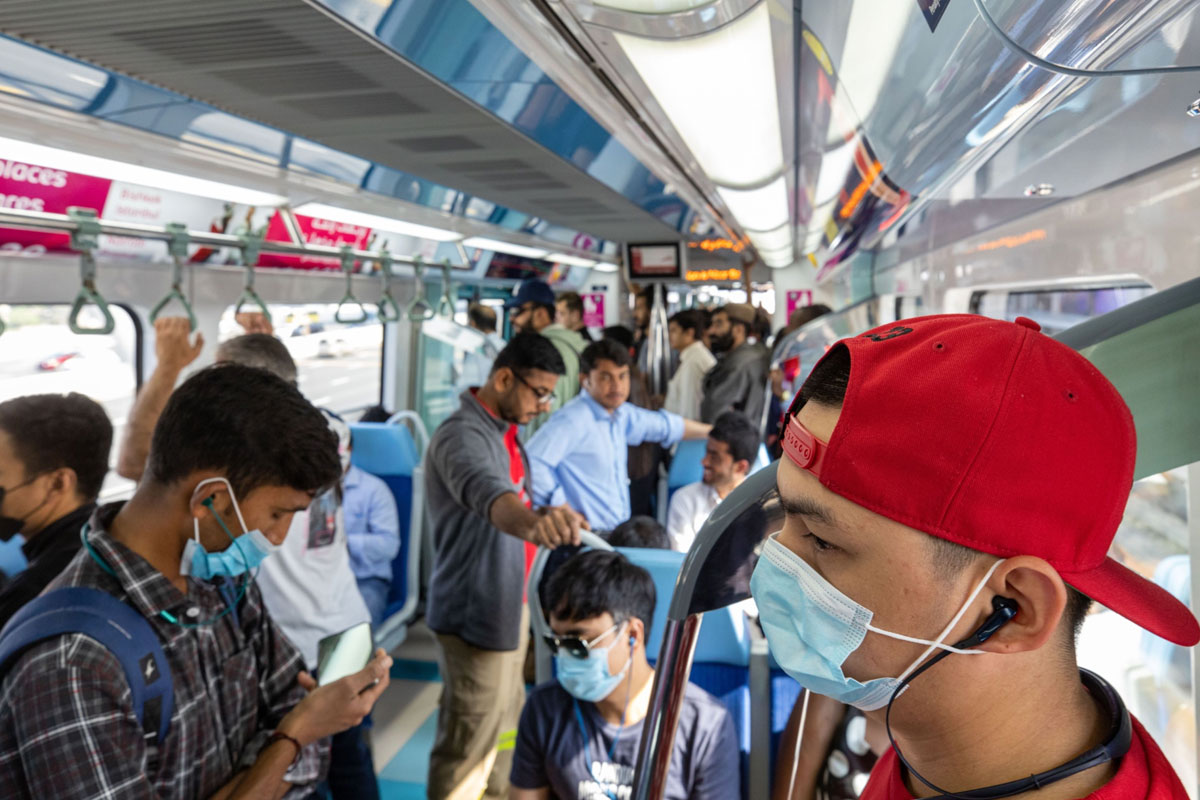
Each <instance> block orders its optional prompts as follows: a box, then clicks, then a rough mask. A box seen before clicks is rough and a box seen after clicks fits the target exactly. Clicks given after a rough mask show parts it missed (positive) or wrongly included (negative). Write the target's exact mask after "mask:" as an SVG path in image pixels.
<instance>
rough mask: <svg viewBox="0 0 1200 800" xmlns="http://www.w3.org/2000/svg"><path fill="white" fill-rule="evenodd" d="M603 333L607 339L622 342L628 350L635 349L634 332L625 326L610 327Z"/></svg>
mask: <svg viewBox="0 0 1200 800" xmlns="http://www.w3.org/2000/svg"><path fill="white" fill-rule="evenodd" d="M603 333H604V338H605V339H612V340H613V341H616V342H620V343H621V344H623V345H625V349H626V350H628V349H630V348H631V347H633V331H632V330H630V329H629V328H627V327H625V326H624V325H609V326H608V327H607V328H605V329H604V331H603Z"/></svg>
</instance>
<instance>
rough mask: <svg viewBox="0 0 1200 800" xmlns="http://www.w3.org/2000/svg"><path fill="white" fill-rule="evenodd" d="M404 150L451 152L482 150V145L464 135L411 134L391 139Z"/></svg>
mask: <svg viewBox="0 0 1200 800" xmlns="http://www.w3.org/2000/svg"><path fill="white" fill-rule="evenodd" d="M391 141H392V144H397V145H399V146H400V147H403V148H404V149H405V150H410V151H412V152H414V153H451V152H454V151H457V150H482V149H483V145H481V144H480V143H479V142H476V141H474V140H472V139H468V138H467V137H465V136H411V137H409V138H407V139H392V140H391Z"/></svg>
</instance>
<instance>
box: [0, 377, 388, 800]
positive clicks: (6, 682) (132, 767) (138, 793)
mask: <svg viewBox="0 0 1200 800" xmlns="http://www.w3.org/2000/svg"><path fill="white" fill-rule="evenodd" d="M340 474H341V468H340V465H339V463H338V458H337V449H336V442H335V441H334V437H333V435H332V434H331V433H330V432H329V427H328V425H327V424H326V422H325V419H324V418H323V417H322V416H321V414H320V413H319V412H318V411H317V410H316V409H315V408H313V407H312V405H311V404H309V403H308V401H306V400H305V399H304V398H303V397H302V396H301V395H300V392H298V391H297V390H296V389H295V387H293V386H290V385H288V384H287V383H285V382H284V381H281V380H280V379H278V378H277V377H275V376H273V375H271V374H269V373H267V372H265V371H263V370H259V369H250V368H247V367H241V366H235V365H228V366H217V367H212V368H209V369H206V370H203V371H201V372H199V373H197V374H196V375H194V376H192V377H191V378H190V379H188V380H187V381H186V382H184V384H183V385H182V386H180V387H179V389H178V390H177V391H176V392H175V393H174V394H173V395H172V396H171V399H170V401H169V402H168V403H167V406H166V408H165V409H164V410H163V413H162V416H161V418H160V419H159V422H158V425H157V426H156V427H155V429H154V437H153V439H152V442H151V445H150V456H149V461H148V464H147V467H146V472H145V475H144V477H143V480H142V482H141V483H140V484H139V485H138V488H137V490H136V492H135V493H134V495H133V498H132V499H130V500H129V501H128V502H127V503H112V504H110V505H106V506H103V507H101V508H99V509H98V510H97V511H96V513H95V514H94V515H93V516H92V519H91V521H90V522H89V524H88V527H87V528H85V535H86V544H87V547H86V548H85V549H81V550H80V551H79V552H78V553H77V554H76V555H75V557H74V559H72V561H71V563H70V564H69V565H68V566H67V568H66V570H65V571H64V572H63V573H62V574H61V575H59V576H58V578H56V579H55V580H54V581H53V582H52V583H51V584H50V590H54V589H58V588H65V587H73V586H80V587H88V588H91V589H96V590H100V591H104V592H108V593H109V594H111V595H113V596H114V597H115V598H117V599H118V600H121V601H124V602H126V603H128V604H129V605H130V606H131V607H132V608H133V609H135V610H136V611H138V612H140V613H141V614H143V615H144V616H145V618H146V620H147V622H148V623H149V625H150V627H151V628H152V629H153V631H154V632H155V633H156V634H157V636H158V638H159V640H160V643H161V646H162V650H163V652H164V655H165V657H166V660H167V663H168V664H169V666H170V671H171V675H172V679H173V687H172V691H173V697H174V713H173V714H172V716H171V720H170V730H169V732H168V733H167V736H166V739H165V740H164V742H163V743H162V745H161V746H158V747H148V745H147V739H146V735H145V733H144V732H143V729H142V725H141V724H140V723H139V722H138V720H137V717H136V715H135V711H134V705H133V700H132V695H131V692H130V687H129V685H128V683H127V682H126V678H125V674H124V671H123V668H122V666H121V663H120V662H119V661H118V659H117V658H116V656H114V655H113V654H112V653H111V652H110V651H109V650H108V649H107V648H105V647H104V646H103V645H100V644H98V643H97V642H96V641H95V640H94V639H91V638H89V637H87V636H85V635H83V634H78V633H73V634H63V635H60V636H56V637H54V638H51V639H47V640H44V641H42V642H40V643H38V644H35V645H33V646H32V647H31V648H30V649H28V650H26V651H25V652H24V653H23V654H22V655H21V656H19V658H18V659H17V660H16V662H15V664H13V665H12V666H11V667H10V668H9V670H8V672H7V674H6V675H5V676H4V678H3V682H2V683H0V786H2V787H4V789H3V793H4V797H5V798H49V797H53V798H55V800H71V799H72V798H97V797H122V798H127V797H139V798H150V797H171V798H196V799H197V800H203V799H204V798H211V797H213V796H214V795H215V796H219V797H223V798H249V797H280V796H282V794H283V792H284V791H285V790H287V789H289V788H290V787H291V786H299V785H310V784H312V783H313V782H314V781H316V780H317V779H318V778H319V777H320V775H321V774H322V772H323V771H324V768H325V762H326V759H327V757H328V756H327V753H328V749H327V748H328V745H327V744H326V743H325V742H324V741H323V740H324V739H325V737H328V736H330V735H332V734H334V733H337V732H338V731H341V730H344V729H346V728H349V727H351V726H353V725H356V724H358V722H359V721H360V720H361V719H362V717H363V715H365V714H366V713H367V712H368V711H370V709H371V706H372V705H373V704H374V702H375V700H376V699H377V698H378V697H379V695H380V693H382V692H383V690H384V689H385V688H386V687H387V684H388V666H389V665H390V662H391V659H390V658H388V656H387V655H386V654H385V653H384V652H383V651H382V650H378V651H376V656H375V658H374V659H373V660H372V662H371V663H370V664H368V665H367V667H366V668H364V669H363V670H361V671H360V672H357V673H354V674H352V675H350V676H348V677H345V678H342V679H341V680H338V681H333V682H331V683H329V684H327V685H325V686H321V687H319V688H318V687H317V685H316V683H315V681H314V680H313V679H312V678H311V677H310V676H309V675H308V674H307V673H306V672H304V671H303V669H304V665H303V662H302V661H301V658H300V654H299V653H298V652H297V650H296V648H295V647H294V646H293V645H292V643H291V642H290V641H288V640H287V638H285V637H284V636H283V634H282V633H281V632H280V630H279V628H278V627H276V625H275V623H274V622H273V621H272V619H271V617H270V616H269V615H268V614H267V612H266V609H265V608H264V606H263V599H262V595H261V594H260V593H259V591H258V587H257V585H256V583H255V581H254V580H253V577H252V575H253V573H252V572H251V570H252V569H253V568H254V567H256V566H258V564H259V563H261V562H262V561H263V559H267V561H269V560H270V558H269V556H270V554H271V553H273V552H274V551H276V550H277V549H278V548H279V546H280V545H281V544H282V543H283V541H284V539H285V537H286V536H288V527H289V525H290V523H291V520H292V515H293V514H295V513H296V512H297V511H303V510H304V509H305V508H307V507H308V504H309V503H310V502H311V501H312V498H313V496H314V495H316V494H317V493H318V492H320V491H321V490H323V489H325V488H326V487H328V486H330V485H332V484H334V483H335V482H336V481H337V479H338V477H339V475H340ZM247 574H250V575H251V577H247ZM235 591H236V592H237V595H235V594H234V592H235ZM376 681H378V683H375V682H376ZM373 684H374V685H373ZM272 732H274V733H272Z"/></svg>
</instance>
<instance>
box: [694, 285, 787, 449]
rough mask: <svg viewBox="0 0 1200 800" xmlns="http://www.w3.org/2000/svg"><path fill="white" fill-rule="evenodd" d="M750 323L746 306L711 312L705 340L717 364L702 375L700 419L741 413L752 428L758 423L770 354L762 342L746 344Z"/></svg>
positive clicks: (750, 312) (712, 419)
mask: <svg viewBox="0 0 1200 800" xmlns="http://www.w3.org/2000/svg"><path fill="white" fill-rule="evenodd" d="M754 324H755V311H754V308H753V306H750V305H748V304H746V303H730V304H729V305H726V306H723V307H721V308H718V309H717V310H716V311H715V312H713V317H712V325H711V327H710V328H709V330H710V340H709V341H710V343H711V344H712V352H713V354H714V355H716V356H717V358H718V361H717V365H716V366H715V367H713V368H712V369H711V370H709V372H708V374H707V375H705V376H704V399H703V401H701V404H700V419H702V420H704V421H705V422H715V421H716V419H717V417H719V416H721V415H722V414H724V413H725V412H726V411H738V412H741V413H742V414H743V415H745V417H746V419H748V420H750V423H751V424H752V425H754V426H756V427H757V426H758V425H759V424H760V422H761V421H762V414H763V404H764V403H765V402H766V397H767V372H768V368H769V367H770V362H771V353H770V351H769V350H767V348H766V346H765V345H764V344H763V343H762V342H759V341H753V342H751V341H750V338H751V335H752V334H753V331H754Z"/></svg>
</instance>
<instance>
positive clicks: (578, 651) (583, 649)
mask: <svg viewBox="0 0 1200 800" xmlns="http://www.w3.org/2000/svg"><path fill="white" fill-rule="evenodd" d="M624 624H625V623H624V622H618V623H615V624H614V625H613V626H612V627H611V628H609V629H608V630H606V631H605V632H604V633H602V634H600V635H599V636H597V637H595V638H593V639H590V640H589V639H581V638H579V637H578V636H555V635H554V634H552V633H548V634H545V635H543V636H542V639H543V640H545V642H546V645H547V646H548V647H549V648H550V652H551V653H553V654H555V655H558V650H559V648H562V649H563V650H565V651H566V653H567V655H569V656H572V657H574V658H578V659H580V660H586V659H587V657H588V654H590V653H591V651H592V648H593V647H595V646H596V645H597V644H599V643H600V641H601V640H603V639H604V638H605V637H607V636H608V635H609V634H610V633H612V632H613V631H617V630H620V629H621V626H623V625H624Z"/></svg>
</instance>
